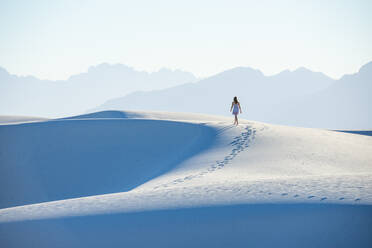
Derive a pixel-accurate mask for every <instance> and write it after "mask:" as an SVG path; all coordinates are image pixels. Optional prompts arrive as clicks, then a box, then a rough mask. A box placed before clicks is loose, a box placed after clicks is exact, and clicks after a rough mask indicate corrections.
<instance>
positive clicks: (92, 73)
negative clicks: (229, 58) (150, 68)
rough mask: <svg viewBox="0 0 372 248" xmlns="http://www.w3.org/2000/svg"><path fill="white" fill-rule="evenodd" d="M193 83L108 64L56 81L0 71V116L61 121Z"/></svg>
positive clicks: (190, 78)
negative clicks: (133, 95)
mask: <svg viewBox="0 0 372 248" xmlns="http://www.w3.org/2000/svg"><path fill="white" fill-rule="evenodd" d="M196 80H197V79H196V77H195V76H194V75H193V74H191V73H189V72H184V71H181V70H169V69H165V68H164V69H161V70H159V71H157V72H153V73H149V72H145V71H137V70H134V69H133V68H131V67H128V66H126V65H122V64H113V65H111V64H107V63H103V64H100V65H97V66H92V67H90V68H89V69H88V71H87V72H84V73H81V74H77V75H73V76H71V77H70V78H69V79H67V80H58V81H51V80H40V79H37V78H35V77H32V76H27V77H20V76H16V75H11V74H10V73H8V72H7V71H6V70H5V69H4V68H1V67H0V115H32V116H43V117H60V116H66V115H71V114H74V113H75V114H79V113H82V112H84V111H86V110H87V109H88V108H93V107H95V106H97V105H99V104H101V103H102V102H104V101H106V100H109V99H112V98H115V97H120V96H124V95H126V94H128V93H131V92H134V91H138V90H150V89H162V88H167V87H171V86H175V85H178V84H183V83H188V82H194V81H196Z"/></svg>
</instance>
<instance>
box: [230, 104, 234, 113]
mask: <svg viewBox="0 0 372 248" xmlns="http://www.w3.org/2000/svg"><path fill="white" fill-rule="evenodd" d="M233 106H234V103H231V108H230V112H231V111H232V108H233Z"/></svg>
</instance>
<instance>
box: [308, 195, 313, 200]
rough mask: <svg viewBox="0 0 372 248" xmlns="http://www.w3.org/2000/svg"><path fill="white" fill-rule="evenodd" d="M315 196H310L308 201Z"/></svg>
mask: <svg viewBox="0 0 372 248" xmlns="http://www.w3.org/2000/svg"><path fill="white" fill-rule="evenodd" d="M314 197H315V196H313V195H311V196H309V197H308V198H307V199H311V198H314Z"/></svg>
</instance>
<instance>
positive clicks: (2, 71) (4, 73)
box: [0, 66, 9, 75]
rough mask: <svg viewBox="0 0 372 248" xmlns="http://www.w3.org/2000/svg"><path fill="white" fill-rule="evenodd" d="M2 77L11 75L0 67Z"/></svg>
mask: <svg viewBox="0 0 372 248" xmlns="http://www.w3.org/2000/svg"><path fill="white" fill-rule="evenodd" d="M0 75H9V72H8V71H7V70H6V69H5V68H3V67H1V66H0Z"/></svg>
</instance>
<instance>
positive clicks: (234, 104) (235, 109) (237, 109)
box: [230, 96, 242, 125]
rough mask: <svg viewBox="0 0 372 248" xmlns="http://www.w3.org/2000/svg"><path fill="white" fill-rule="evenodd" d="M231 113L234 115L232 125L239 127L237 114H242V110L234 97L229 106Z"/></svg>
mask: <svg viewBox="0 0 372 248" xmlns="http://www.w3.org/2000/svg"><path fill="white" fill-rule="evenodd" d="M231 111H232V114H233V115H235V120H234V125H239V122H238V114H239V112H240V113H242V108H241V107H240V103H239V101H238V98H237V97H236V96H235V97H234V101H233V102H232V104H231V108H230V112H231Z"/></svg>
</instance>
